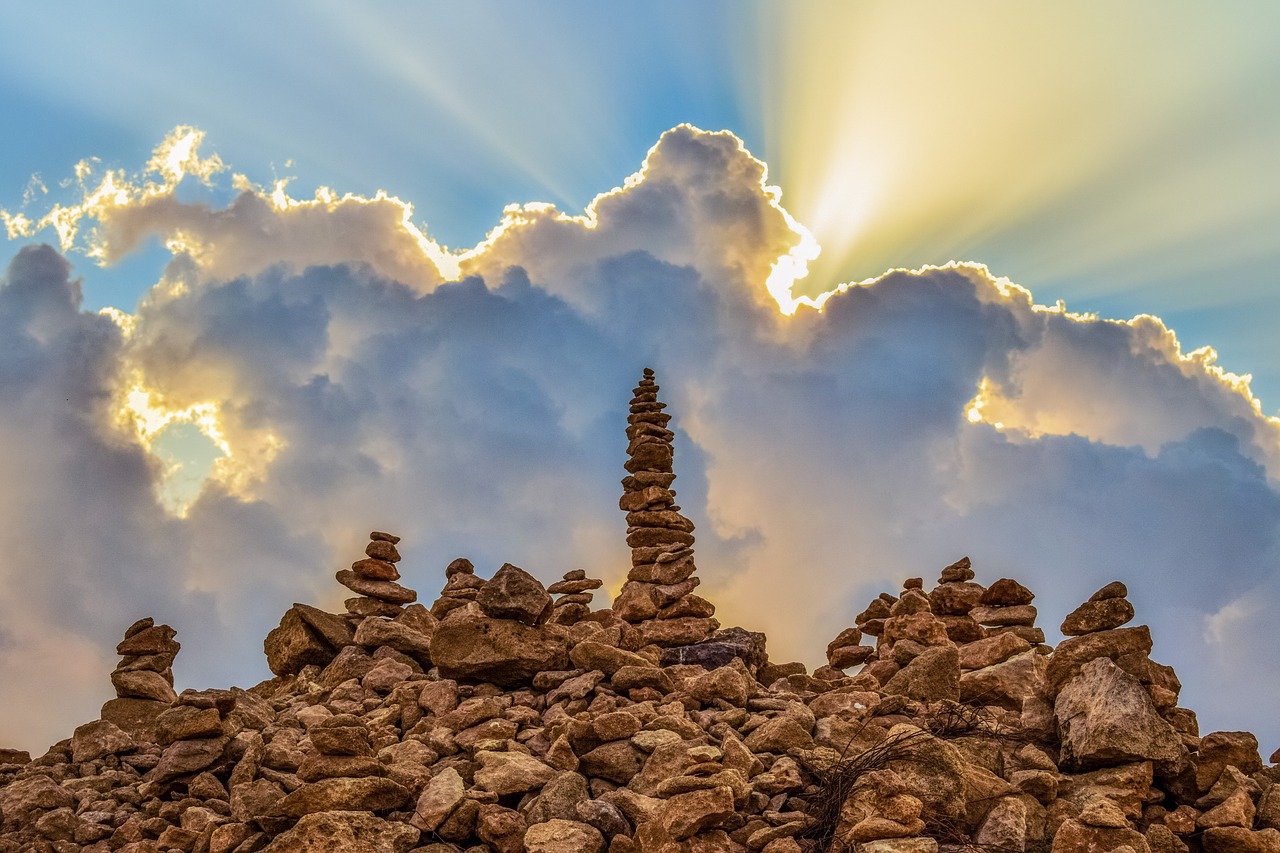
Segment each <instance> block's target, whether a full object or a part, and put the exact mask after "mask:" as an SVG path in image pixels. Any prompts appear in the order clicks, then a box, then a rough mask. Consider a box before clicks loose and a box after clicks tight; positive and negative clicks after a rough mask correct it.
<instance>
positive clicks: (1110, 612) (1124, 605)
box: [1061, 581, 1133, 637]
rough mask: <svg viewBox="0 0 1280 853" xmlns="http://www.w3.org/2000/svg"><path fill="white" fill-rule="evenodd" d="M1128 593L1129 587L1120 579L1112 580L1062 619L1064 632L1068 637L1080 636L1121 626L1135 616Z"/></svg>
mask: <svg viewBox="0 0 1280 853" xmlns="http://www.w3.org/2000/svg"><path fill="white" fill-rule="evenodd" d="M1128 594H1129V589H1128V587H1126V586H1125V585H1124V584H1122V583H1121V582H1120V581H1112V582H1111V583H1109V584H1107V585H1106V586H1104V587H1103V588H1102V589H1100V590H1098V591H1097V592H1095V593H1094V594H1093V595H1092V596H1091V597H1090V598H1089V600H1088V601H1086V602H1085V603H1084V604H1081V605H1080V606H1079V607H1077V608H1076V609H1075V610H1073V611H1071V612H1070V613H1068V614H1067V618H1066V619H1064V620H1062V628H1061V631H1062V633H1063V634H1065V635H1066V636H1068V637H1079V636H1083V635H1084V634H1093V633H1095V632H1097V631H1109V630H1111V629H1112V628H1119V627H1120V626H1121V625H1124V624H1125V623H1127V622H1128V621H1129V620H1130V619H1132V618H1133V605H1132V604H1130V603H1129V601H1128V599H1127V598H1126V596H1127V595H1128Z"/></svg>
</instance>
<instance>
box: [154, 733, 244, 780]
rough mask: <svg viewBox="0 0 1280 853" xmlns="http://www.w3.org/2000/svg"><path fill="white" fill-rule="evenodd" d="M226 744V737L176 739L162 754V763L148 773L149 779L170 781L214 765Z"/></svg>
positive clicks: (220, 756)
mask: <svg viewBox="0 0 1280 853" xmlns="http://www.w3.org/2000/svg"><path fill="white" fill-rule="evenodd" d="M226 746H227V738H225V737H211V738H200V739H198V740H180V741H175V742H174V743H172V744H170V745H169V746H168V747H167V748H166V749H165V751H164V754H162V755H161V756H160V763H159V764H157V765H156V766H155V767H154V768H153V769H152V770H151V772H150V773H148V774H147V779H148V780H150V781H152V782H161V783H164V782H170V781H173V780H174V779H178V778H180V777H182V776H187V775H189V774H192V773H197V772H199V771H201V770H204V769H205V768H207V767H212V766H213V765H214V764H215V763H217V761H218V760H219V759H221V758H222V752H223V750H224V749H225V748H226Z"/></svg>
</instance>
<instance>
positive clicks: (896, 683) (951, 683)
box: [884, 646, 960, 702]
mask: <svg viewBox="0 0 1280 853" xmlns="http://www.w3.org/2000/svg"><path fill="white" fill-rule="evenodd" d="M884 692H885V693H887V694H889V695H900V696H906V697H908V698H910V699H918V700H920V701H922V702H936V701H939V700H943V699H948V700H951V701H953V702H954V701H956V700H958V699H959V698H960V656H959V653H958V652H957V651H956V647H955V646H937V647H934V648H931V649H926V650H925V651H923V652H921V653H920V654H919V655H917V656H916V657H915V658H914V659H912V661H911V662H910V663H908V664H907V665H906V666H905V667H903V668H902V669H901V670H899V671H898V673H897V674H896V675H894V676H893V677H892V678H890V679H889V680H888V682H886V683H885V685H884Z"/></svg>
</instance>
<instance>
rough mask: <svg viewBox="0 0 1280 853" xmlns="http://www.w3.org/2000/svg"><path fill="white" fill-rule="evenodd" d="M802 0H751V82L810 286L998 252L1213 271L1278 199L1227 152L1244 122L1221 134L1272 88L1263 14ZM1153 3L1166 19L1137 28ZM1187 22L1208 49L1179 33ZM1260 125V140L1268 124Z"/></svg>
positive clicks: (1278, 133) (1044, 272) (1065, 271)
mask: <svg viewBox="0 0 1280 853" xmlns="http://www.w3.org/2000/svg"><path fill="white" fill-rule="evenodd" d="M814 5H815V4H799V5H791V4H787V5H776V6H767V7H764V8H763V9H762V10H761V12H760V19H759V26H760V29H761V30H762V32H765V33H768V34H769V35H770V36H771V37H770V38H768V39H766V40H765V44H766V45H767V48H768V49H767V50H765V51H764V52H763V55H761V56H759V57H758V59H759V61H760V63H762V64H763V65H764V66H765V69H766V70H765V71H763V72H761V73H760V75H759V77H760V80H759V81H757V80H756V79H754V78H753V79H752V80H751V81H750V83H751V85H752V94H751V95H750V97H754V98H757V99H758V101H759V105H758V109H759V111H760V122H761V125H762V127H763V129H764V130H763V132H764V134H765V139H766V145H765V153H766V155H767V157H768V159H769V161H770V164H771V166H772V167H773V169H774V172H775V178H776V179H777V180H778V181H779V182H780V183H782V184H783V185H784V186H785V187H786V189H787V201H788V207H789V208H790V209H791V211H792V212H793V213H794V214H795V215H796V217H797V218H798V219H800V220H801V221H803V222H804V223H805V224H806V225H807V226H808V227H809V228H810V229H811V230H812V231H813V233H814V235H815V237H816V238H817V240H818V241H819V242H820V243H821V244H822V247H823V253H822V257H821V258H819V259H817V260H816V261H815V262H814V263H813V264H811V270H812V274H811V275H810V277H809V280H808V282H807V283H806V286H807V288H808V290H807V291H806V292H808V293H809V294H810V295H815V296H816V295H817V293H818V292H820V290H822V289H827V288H829V287H830V283H831V282H835V281H849V280H858V279H863V278H866V277H868V276H870V275H874V274H877V273H879V272H880V271H882V270H884V269H886V268H893V267H919V266H922V265H924V264H939V263H943V262H945V261H947V260H950V259H952V258H974V257H977V258H980V259H981V260H984V261H989V260H992V258H993V256H994V255H996V254H997V253H999V254H1000V255H1001V257H1002V259H1003V258H1009V257H1016V258H1018V259H1019V263H1018V267H1019V269H1016V270H1012V272H1015V273H1016V272H1021V273H1022V274H1023V275H1026V274H1027V273H1029V272H1030V271H1032V270H1034V272H1035V274H1036V276H1037V277H1038V279H1039V280H1047V279H1054V278H1059V277H1064V276H1079V275H1085V274H1089V273H1096V271H1097V270H1098V269H1099V268H1101V267H1102V266H1103V265H1106V266H1108V267H1109V268H1112V269H1114V268H1116V267H1120V268H1128V269H1130V270H1131V271H1132V273H1133V275H1135V276H1150V275H1151V274H1152V269H1151V265H1150V263H1149V262H1148V261H1147V260H1146V259H1148V258H1150V257H1152V256H1153V255H1161V256H1163V257H1164V259H1165V261H1166V262H1167V263H1168V265H1169V267H1170V268H1171V269H1172V268H1180V269H1182V270H1183V271H1185V270H1186V269H1188V268H1198V269H1207V268H1211V266H1212V265H1213V264H1214V263H1217V262H1222V261H1225V260H1226V259H1227V258H1230V257H1235V258H1239V257H1241V256H1242V255H1244V256H1248V254H1250V253H1255V254H1256V253H1257V252H1258V251H1260V250H1261V249H1262V248H1264V247H1266V246H1268V245H1269V242H1268V241H1269V239H1270V238H1269V237H1267V236H1266V233H1265V232H1266V229H1261V228H1256V227H1253V226H1252V224H1251V223H1250V221H1249V215H1250V214H1251V213H1252V214H1254V215H1255V216H1256V217H1263V216H1264V215H1265V216H1270V217H1271V218H1272V221H1274V218H1275V216H1276V215H1277V214H1280V202H1277V194H1276V190H1277V183H1276V178H1275V176H1274V175H1259V174H1250V173H1249V172H1248V169H1247V167H1244V166H1242V165H1241V164H1242V163H1255V164H1256V163H1257V162H1259V159H1258V158H1257V157H1245V156H1233V155H1232V154H1231V152H1232V151H1235V150H1236V149H1240V148H1241V146H1247V145H1255V146H1256V145H1257V144H1258V142H1259V140H1258V139H1257V138H1253V139H1252V140H1234V139H1231V138H1225V137H1224V136H1223V135H1224V134H1230V133H1231V126H1232V120H1233V119H1236V118H1239V115H1248V114H1250V113H1249V104H1250V103H1251V102H1253V101H1256V102H1257V103H1258V104H1265V103H1267V101H1266V100H1265V99H1264V98H1263V97H1262V95H1261V92H1262V89H1261V88H1259V86H1258V85H1257V83H1258V82H1260V81H1261V80H1264V79H1266V74H1267V71H1266V68H1267V67H1268V66H1270V67H1271V70H1272V72H1274V70H1275V66H1274V63H1275V59H1274V51H1273V50H1272V48H1271V46H1270V45H1269V44H1268V39H1267V38H1266V37H1265V35H1264V33H1265V31H1266V28H1265V27H1262V28H1258V32H1245V31H1241V30H1240V27H1239V24H1238V22H1228V21H1224V20H1221V19H1217V18H1215V17H1214V16H1213V15H1212V13H1211V10H1208V9H1204V10H1195V9H1188V8H1183V9H1181V10H1172V9H1170V8H1169V7H1167V6H1166V5H1163V4H1152V3H1138V4H1128V5H1126V6H1124V7H1107V8H1106V10H1105V16H1104V15H1103V14H1100V13H1099V11H1098V10H1097V7H1094V6H1092V5H1084V6H1073V7H1057V6H1054V7H1052V8H1050V7H1047V6H1036V5H1014V4H1008V3H999V4H996V3H992V2H979V3H976V4H960V5H954V4H952V5H946V4H928V5H923V4H919V3H910V2H909V3H899V4H886V5H881V4H843V3H818V4H816V5H818V6H821V7H822V9H821V12H819V11H818V10H817V9H815V8H814ZM1153 20H1159V21H1160V23H1161V27H1162V28H1164V29H1166V30H1169V31H1174V32H1177V33H1178V34H1179V37H1178V38H1172V37H1166V38H1161V39H1159V40H1153V39H1150V38H1147V39H1138V38H1136V36H1137V35H1139V34H1141V33H1143V32H1145V31H1146V30H1147V28H1148V26H1149V24H1150V23H1151V21H1153ZM1232 27H1234V29H1232ZM1167 35H1169V34H1167ZM1188 41H1189V42H1193V43H1196V44H1198V45H1200V46H1202V49H1203V51H1204V55H1203V56H1200V57H1189V56H1188V55H1187V54H1186V52H1185V50H1182V49H1180V48H1179V47H1178V45H1179V44H1184V43H1187V42H1188ZM1213 58H1217V59H1219V60H1221V61H1210V60H1211V59H1213ZM1272 79H1274V76H1272ZM757 82H762V83H763V86H762V88H763V95H762V96H761V95H759V94H756V90H755V88H754V86H755V84H756V83H757ZM744 85H745V84H744ZM743 97H744V99H745V98H747V97H749V96H748V95H747V94H745V93H744V95H743ZM1251 99H1253V101H1251ZM1205 104H1215V105H1216V107H1215V108H1214V109H1206V107H1205ZM1233 111H1234V112H1233ZM1266 133H1267V134H1269V136H1267V137H1265V138H1268V139H1269V140H1270V142H1271V144H1272V145H1273V150H1274V145H1275V144H1280V125H1276V124H1275V123H1274V122H1273V123H1271V124H1270V125H1267V126H1266ZM1173 139H1178V140H1181V143H1180V144H1178V145H1177V146H1173V145H1172V143H1171V140H1173ZM1171 149H1175V150H1176V151H1177V152H1178V155H1179V156H1178V157H1177V158H1176V159H1174V158H1172V157H1171V155H1170V151H1171ZM1188 149H1191V150H1192V151H1194V152H1195V156H1194V157H1188V154H1187V151H1188ZM1224 152H1225V153H1224ZM1241 153H1243V152H1241ZM1189 163H1190V164H1192V165H1193V166H1194V167H1195V168H1193V169H1188V168H1187V166H1188V164H1189ZM1136 258H1142V259H1143V261H1142V264H1141V265H1136V264H1129V265H1128V267H1126V263H1127V261H1128V259H1136ZM1003 265H1004V266H1005V268H1006V269H1007V268H1008V266H1009V265H1008V264H1007V263H1004V264H1003ZM1139 266H1141V269H1138V267H1139ZM1111 284H1112V286H1114V285H1115V284H1116V282H1114V281H1113V282H1111ZM1201 298H1203V296H1202V297H1201Z"/></svg>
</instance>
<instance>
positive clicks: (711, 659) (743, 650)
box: [662, 626, 769, 671]
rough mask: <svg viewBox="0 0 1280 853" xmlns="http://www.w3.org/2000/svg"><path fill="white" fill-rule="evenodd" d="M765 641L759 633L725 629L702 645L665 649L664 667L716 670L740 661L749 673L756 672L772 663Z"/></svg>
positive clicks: (731, 628) (735, 627)
mask: <svg viewBox="0 0 1280 853" xmlns="http://www.w3.org/2000/svg"><path fill="white" fill-rule="evenodd" d="M765 641H766V639H765V635H764V634H763V633H761V632H759V631H748V630H746V629H745V628H739V627H737V626H733V627H730V628H723V629H721V630H718V631H716V632H715V633H714V634H712V635H711V636H709V637H708V638H707V639H705V640H703V641H702V642H699V643H692V644H690V645H684V646H671V647H668V648H664V649H663V651H662V665H663V666H672V665H675V664H694V665H697V666H700V667H702V668H703V669H716V668H717V667H722V666H728V665H729V663H730V662H731V661H732V660H733V659H734V658H738V659H739V660H741V661H742V662H743V663H744V664H746V665H747V669H748V670H751V671H755V670H756V669H757V668H758V667H761V666H764V664H765V663H766V661H768V659H769V658H768V654H767V652H766V651H765Z"/></svg>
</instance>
